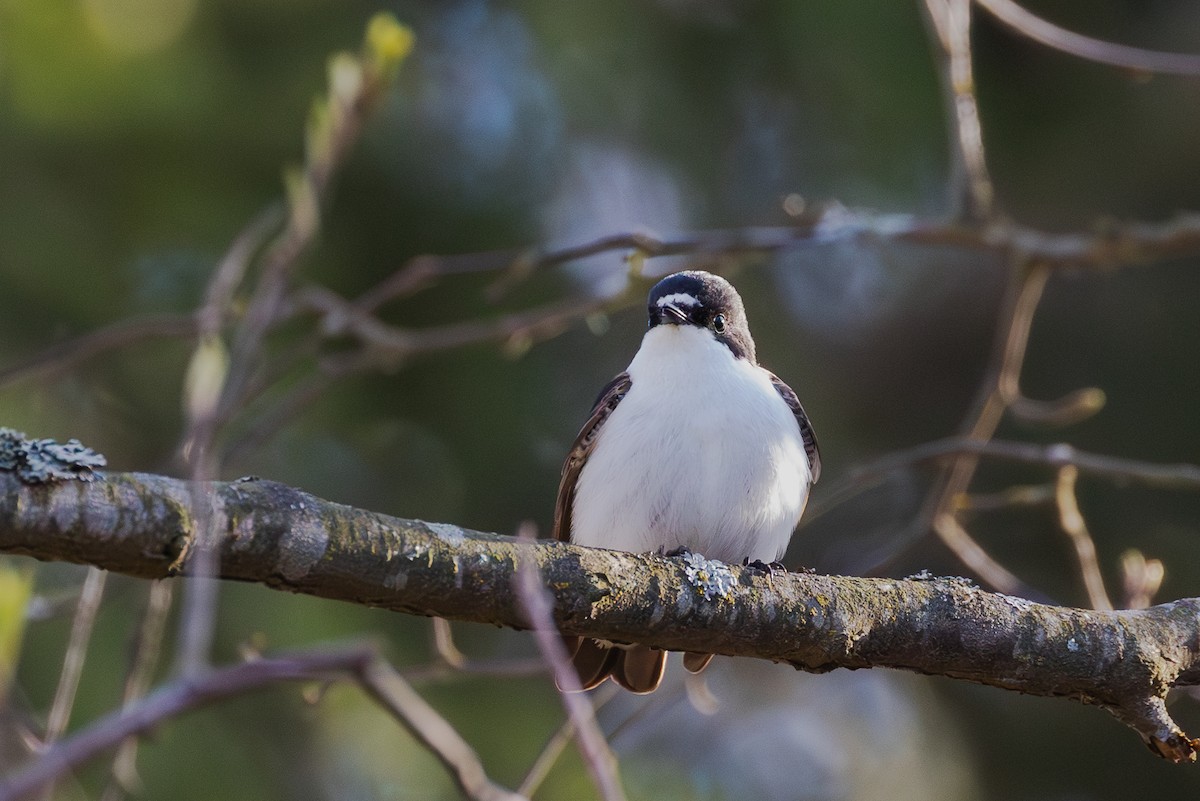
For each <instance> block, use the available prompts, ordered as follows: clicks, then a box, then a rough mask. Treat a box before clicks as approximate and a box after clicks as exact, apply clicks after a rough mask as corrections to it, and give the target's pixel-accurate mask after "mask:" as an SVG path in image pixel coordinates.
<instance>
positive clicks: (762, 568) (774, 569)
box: [742, 557, 811, 576]
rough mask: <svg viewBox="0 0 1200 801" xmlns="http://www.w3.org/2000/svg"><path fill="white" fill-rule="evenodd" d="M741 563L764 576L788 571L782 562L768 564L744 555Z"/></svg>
mask: <svg viewBox="0 0 1200 801" xmlns="http://www.w3.org/2000/svg"><path fill="white" fill-rule="evenodd" d="M742 565H743V566H745V567H747V568H749V569H750V570H753V571H754V572H756V573H762V574H763V575H765V576H774V575H775V574H776V573H787V572H788V569H787V567H786V566H785V565H784V564H783V562H779V561H776V562H771V563H770V564H768V563H766V562H764V561H763V560H761V559H755V560H754V561H753V562H751V561H750V557H746V558H745V559H743V560H742ZM809 572H811V571H809Z"/></svg>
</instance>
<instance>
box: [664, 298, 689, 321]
mask: <svg viewBox="0 0 1200 801" xmlns="http://www.w3.org/2000/svg"><path fill="white" fill-rule="evenodd" d="M658 319H659V320H660V321H661V322H664V323H669V324H671V325H680V324H682V323H686V322H687V321H688V316H687V312H685V311H684V310H683V309H681V308H679V307H678V306H676V305H675V304H673V303H664V304H663V305H662V306H659V307H658Z"/></svg>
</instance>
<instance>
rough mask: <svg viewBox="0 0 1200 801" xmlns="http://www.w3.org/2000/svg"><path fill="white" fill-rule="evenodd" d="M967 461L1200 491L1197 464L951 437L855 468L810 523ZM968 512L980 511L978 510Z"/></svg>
mask: <svg viewBox="0 0 1200 801" xmlns="http://www.w3.org/2000/svg"><path fill="white" fill-rule="evenodd" d="M962 455H972V456H977V457H980V458H983V459H994V460H997V461H1001V462H1014V463H1016V464H1028V465H1036V466H1044V467H1051V468H1059V467H1063V466H1066V465H1073V466H1075V467H1077V468H1079V470H1080V472H1082V473H1087V474H1089V475H1092V476H1097V477H1099V478H1106V479H1108V480H1110V481H1114V482H1117V483H1120V484H1126V483H1133V484H1142V485H1145V486H1148V487H1156V488H1159V489H1166V490H1181V491H1196V490H1200V465H1196V464H1187V463H1179V464H1160V463H1157V462H1143V461H1139V460H1137V459H1125V458H1122V457H1119V456H1106V455H1103V454H1099V453H1091V452H1089V451H1081V450H1078V449H1077V448H1075V447H1074V446H1073V445H1068V444H1067V443H1065V442H1059V443H1054V444H1051V445H1040V444H1037V443H1034V442H1014V441H1011V440H1001V439H990V440H975V439H970V438H968V437H946V438H945V439H937V440H933V441H932V442H925V443H922V444H920V445H915V446H913V447H911V448H905V449H904V450H900V451H896V452H894V453H889V454H886V455H884V456H880V457H878V458H876V459H872V460H871V461H869V462H867V463H865V464H861V465H859V466H857V467H853V468H851V469H850V471H849V473H848V475H847V476H846V478H845V479H843V480H842V481H841V483H839V484H835V485H833V486H832V487H830V488H829V490H828V491H826V492H824V493H822V496H821V498H820V501H819V503H818V504H817V505H815V506H814V507H813V510H812V511H811V512H810V513H809V514H808V515H807V516H806V518H805V519H806V520H807V521H811V520H814V519H816V518H817V517H820V516H821V515H822V514H824V513H825V512H827V511H829V510H830V509H832V508H834V507H835V506H838V505H839V504H842V503H845V502H846V501H847V500H849V499H850V498H852V497H854V496H855V495H858V494H859V493H860V492H862V491H863V490H865V489H869V488H870V487H872V486H875V485H876V484H878V483H879V482H880V481H882V480H884V479H885V478H887V477H888V476H889V475H891V474H893V473H895V472H897V471H901V470H907V469H909V468H911V467H914V466H916V465H921V464H927V463H930V462H943V461H945V460H947V459H953V458H956V457H958V456H962ZM1050 499H1051V500H1052V499H1053V493H1051V494H1050ZM968 506H969V507H970V508H974V507H973V505H968Z"/></svg>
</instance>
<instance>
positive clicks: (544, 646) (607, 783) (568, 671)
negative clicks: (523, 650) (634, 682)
mask: <svg viewBox="0 0 1200 801" xmlns="http://www.w3.org/2000/svg"><path fill="white" fill-rule="evenodd" d="M535 537H536V532H535V531H534V530H533V526H532V525H531V524H528V523H526V524H524V525H523V526H521V531H520V533H519V534H518V538H519V539H521V540H524V541H525V542H526V543H530V544H531V543H533V542H534V538H535ZM513 581H514V584H515V588H516V592H517V599H518V601H519V602H520V605H521V608H522V611H524V613H525V617H526V619H527V620H528V622H529V626H530V628H532V630H533V638H534V641H535V642H536V643H537V646H538V651H540V652H541V654H542V658H543V659H544V660H546V664H547V665H549V666H550V671H551V672H552V673H553V674H554V683H555V684H556V685H557V686H558V687H559V688H560V692H559V695H560V696H561V697H562V702H563V707H564V708H565V709H566V711H567V719H568V720H569V721H570V722H571V727H572V729H573V730H574V733H575V739H576V741H577V742H578V743H579V753H580V754H581V755H582V756H583V761H584V763H585V764H586V765H587V768H588V772H589V773H591V774H592V781H593V782H595V784H596V789H598V790H599V791H600V797H601V798H602V799H604V801H625V791H624V790H623V789H622V788H621V776H620V774H619V772H618V770H617V757H616V755H614V754H613V752H612V749H611V748H609V747H608V743H607V742H606V741H605V739H604V733H603V732H601V731H600V725H599V724H598V723H597V722H596V710H595V708H594V707H593V706H592V702H591V699H590V698H588V697H587V696H586V695H584V694H583V687H582V686H581V685H580V683H579V676H578V674H576V673H575V668H574V667H572V666H571V657H570V656H569V655H568V654H567V648H566V646H565V645H563V641H562V638H561V637H560V636H559V633H558V628H557V627H556V626H555V624H554V601H553V599H552V598H551V596H550V593H549V592H548V591H547V590H546V588H545V587H543V586H542V581H543V579H542V575H541V573H540V572H539V571H538V568H537V566H536V565H535V564H534V563H533V562H532V561H531V560H529V559H525V560H522V561H520V562H519V563H518V564H517V569H516V575H515V576H514V577H513Z"/></svg>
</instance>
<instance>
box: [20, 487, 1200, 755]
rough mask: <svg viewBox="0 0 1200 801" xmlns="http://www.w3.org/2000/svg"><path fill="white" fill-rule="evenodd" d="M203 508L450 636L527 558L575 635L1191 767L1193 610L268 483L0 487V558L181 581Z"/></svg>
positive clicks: (217, 536) (483, 614) (240, 556)
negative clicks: (976, 701)
mask: <svg viewBox="0 0 1200 801" xmlns="http://www.w3.org/2000/svg"><path fill="white" fill-rule="evenodd" d="M198 503H204V504H206V505H207V506H208V507H209V509H210V510H211V511H209V512H207V519H208V520H209V521H210V524H211V527H212V528H211V529H210V532H209V534H208V539H207V541H208V542H211V543H212V546H213V547H215V548H216V549H217V551H218V555H219V560H220V569H219V576H220V578H223V579H229V580H234V581H251V582H257V583H261V584H265V585H267V586H269V587H272V588H274V589H279V590H287V591H289V592H298V593H304V594H307V595H314V596H318V597H321V598H329V599H333V600H340V601H348V602H351V603H356V604H363V605H367V606H377V607H383V608H386V609H391V610H394V611H397V612H404V613H408V614H417V615H431V616H438V617H444V618H448V619H451V620H463V621H472V622H477V623H491V624H495V625H500V626H507V627H511V628H517V629H521V628H527V623H526V621H525V618H524V616H523V614H522V611H521V603H520V599H519V597H518V594H517V592H516V589H515V585H514V577H515V573H516V565H517V563H518V560H531V561H533V562H534V563H535V564H536V565H537V567H538V568H539V570H540V571H541V573H542V577H543V579H544V582H545V584H546V586H547V587H548V588H549V589H550V590H551V591H552V592H553V594H554V598H555V609H554V615H555V620H556V622H557V624H558V626H559V628H560V629H561V630H562V631H563V632H565V633H567V634H581V635H588V636H593V637H597V638H601V639H606V640H612V641H615V642H625V643H628V642H639V643H644V644H647V645H651V646H655V647H659V648H665V649H670V650H679V651H694V652H702V653H716V654H725V655H729V656H750V657H757V658H760V659H770V660H773V661H777V662H787V663H789V664H791V665H794V666H795V667H796V668H799V669H801V670H807V671H812V672H817V673H820V672H825V671H829V670H833V669H835V668H849V669H857V668H870V667H889V668H897V669H902V670H910V671H915V672H918V673H926V674H930V675H940V676H948V677H951V678H956V679H965V680H968V681H973V682H978V683H981V684H987V685H991V686H995V687H1000V688H1003V689H1007V690H1015V691H1018V692H1024V693H1028V694H1031V695H1043V696H1064V697H1069V698H1073V699H1075V700H1077V701H1082V702H1084V703H1088V704H1094V705H1097V706H1100V707H1103V708H1105V709H1107V710H1108V711H1110V712H1111V713H1113V714H1114V715H1115V716H1116V717H1117V718H1119V719H1120V720H1122V721H1123V722H1124V723H1126V724H1127V725H1129V726H1130V727H1132V728H1133V729H1134V730H1136V731H1137V732H1138V733H1139V734H1140V735H1141V737H1142V738H1143V740H1144V741H1145V742H1146V743H1147V744H1148V745H1149V746H1150V747H1151V749H1152V750H1153V751H1154V752H1155V753H1156V754H1158V755H1160V756H1163V757H1166V758H1168V759H1171V760H1173V761H1176V762H1182V761H1192V760H1194V759H1195V757H1196V753H1197V750H1198V749H1200V741H1197V740H1192V739H1190V738H1188V737H1187V735H1186V734H1184V732H1183V731H1182V730H1181V729H1180V728H1179V727H1178V726H1177V725H1176V724H1175V722H1174V721H1173V720H1172V719H1171V718H1170V716H1169V715H1168V713H1167V710H1166V704H1165V698H1166V694H1167V691H1168V690H1170V689H1171V688H1172V687H1180V686H1193V685H1196V684H1197V683H1200V598H1188V599H1183V600H1179V601H1174V602H1172V603H1167V604H1162V605H1159V606H1155V607H1152V608H1150V609H1144V610H1136V611H1115V612H1099V611H1090V610H1083V609H1073V608H1067V607H1055V606H1047V605H1043V604H1037V603H1032V602H1030V601H1027V600H1025V599H1023V598H1017V597H1013V596H1008V595H1002V594H996V593H989V592H984V591H983V590H980V589H978V588H977V587H974V586H972V585H971V584H970V583H969V582H967V581H965V580H962V579H954V578H932V579H930V578H916V577H914V578H909V579H874V578H872V579H868V578H855V577H847V576H823V575H809V574H795V573H789V574H781V573H775V574H774V575H769V574H765V573H763V572H761V571H756V570H754V569H750V568H743V567H739V566H727V565H723V564H720V563H717V562H709V561H707V560H705V559H703V558H702V557H698V556H695V555H690V556H686V557H682V558H666V557H662V556H657V555H653V554H631V553H624V552H620V551H606V550H600V549H593V548H583V547H578V546H573V545H570V544H567V543H561V542H550V541H539V542H530V541H522V540H518V539H516V538H513V537H507V536H501V535H498V534H488V533H482V532H476V531H471V530H468V529H464V528H461V527H459V526H455V525H450V524H445V523H428V522H423V521H419V520H404V519H400V518H394V517H389V516H387V515H381V514H376V513H373V512H369V511H364V510H361V509H354V508H351V507H348V506H343V505H340V504H336V503H331V502H329V501H324V500H321V499H319V498H316V497H314V496H312V495H309V494H307V493H304V492H301V491H299V490H296V489H293V488H291V487H287V486H284V485H282V484H278V483H275V482H271V481H262V480H254V479H251V480H240V481H234V482H213V483H209V484H194V483H192V482H187V481H180V480H176V479H172V478H167V477H164V476H156V475H145V474H137V473H112V474H108V475H107V476H103V477H101V478H100V479H98V480H96V481H94V482H91V483H85V482H82V481H67V482H59V483H49V484H35V485H27V484H23V483H21V481H20V480H19V479H18V478H17V476H16V475H14V474H13V473H11V472H0V551H2V552H7V553H12V554H24V555H28V556H32V557H34V558H37V559H42V560H50V561H68V562H77V563H81V564H88V565H94V566H96V567H100V568H104V569H107V570H111V571H114V572H118V573H124V574H126V575H130V576H136V577H140V578H145V579H161V578H167V577H170V576H176V575H180V574H186V573H187V572H188V565H189V560H190V559H191V558H192V556H193V554H194V552H195V549H196V548H197V547H199V546H198V545H197V542H198V539H197V531H196V530H195V521H196V520H197V519H204V517H205V515H200V516H198V515H197V514H196V513H195V511H194V510H195V509H196V508H197V506H196V505H197V504H198Z"/></svg>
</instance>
